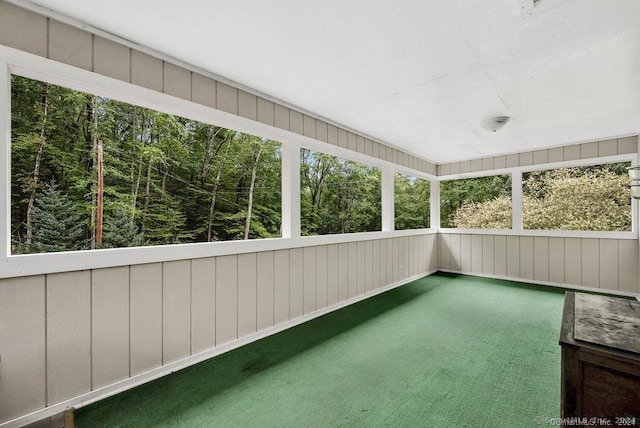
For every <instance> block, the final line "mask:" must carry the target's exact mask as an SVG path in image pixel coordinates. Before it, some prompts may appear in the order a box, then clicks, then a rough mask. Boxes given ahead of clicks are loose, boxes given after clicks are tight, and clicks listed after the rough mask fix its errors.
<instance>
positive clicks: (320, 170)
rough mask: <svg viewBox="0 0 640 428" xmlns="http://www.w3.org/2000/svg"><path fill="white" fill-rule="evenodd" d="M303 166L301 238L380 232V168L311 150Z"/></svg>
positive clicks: (304, 154) (302, 158)
mask: <svg viewBox="0 0 640 428" xmlns="http://www.w3.org/2000/svg"><path fill="white" fill-rule="evenodd" d="M300 162H301V164H300V205H301V207H300V211H301V213H300V215H301V219H300V222H301V234H302V236H309V235H327V234H335V233H351V232H371V231H376V230H381V228H382V227H381V217H382V215H381V199H382V196H381V195H382V194H381V184H380V176H381V174H380V169H379V168H375V167H372V166H369V165H365V164H362V163H359V162H354V161H350V160H346V159H342V158H338V157H335V156H331V155H328V154H325V153H320V152H315V151H312V150H308V149H301V151H300Z"/></svg>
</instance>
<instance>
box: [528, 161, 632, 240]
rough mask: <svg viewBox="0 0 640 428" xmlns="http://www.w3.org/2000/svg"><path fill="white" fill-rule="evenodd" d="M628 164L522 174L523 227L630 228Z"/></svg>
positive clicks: (609, 229) (605, 229)
mask: <svg viewBox="0 0 640 428" xmlns="http://www.w3.org/2000/svg"><path fill="white" fill-rule="evenodd" d="M629 165H630V164H629V162H626V163H625V162H623V163H614V164H604V165H592V166H584V167H576V168H559V169H551V170H546V171H533V172H529V173H526V174H523V176H522V221H523V225H524V228H525V229H538V230H601V231H630V230H631V192H630V190H629V187H628V184H629V177H628V175H627V167H628V166H629Z"/></svg>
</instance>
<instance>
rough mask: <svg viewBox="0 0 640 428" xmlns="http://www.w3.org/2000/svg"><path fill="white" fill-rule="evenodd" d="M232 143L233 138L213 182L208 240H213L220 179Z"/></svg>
mask: <svg viewBox="0 0 640 428" xmlns="http://www.w3.org/2000/svg"><path fill="white" fill-rule="evenodd" d="M232 144H233V140H231V141H229V145H228V146H227V150H226V151H225V153H224V158H223V159H222V163H221V164H220V168H218V174H217V175H216V181H215V182H214V183H213V190H212V191H211V205H210V206H209V227H208V228H207V242H211V231H212V228H213V214H214V212H215V207H216V196H217V195H218V186H219V185H220V179H221V178H222V171H224V167H225V165H226V163H227V158H228V157H229V151H230V150H231V145H232Z"/></svg>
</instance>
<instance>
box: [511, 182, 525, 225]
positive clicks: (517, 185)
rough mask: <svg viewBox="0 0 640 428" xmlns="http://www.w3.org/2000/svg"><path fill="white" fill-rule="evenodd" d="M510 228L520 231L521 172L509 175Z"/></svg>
mask: <svg viewBox="0 0 640 428" xmlns="http://www.w3.org/2000/svg"><path fill="white" fill-rule="evenodd" d="M511 228H512V229H513V230H515V231H521V230H522V171H513V173H512V174H511Z"/></svg>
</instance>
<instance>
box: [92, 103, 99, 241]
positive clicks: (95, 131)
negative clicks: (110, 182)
mask: <svg viewBox="0 0 640 428" xmlns="http://www.w3.org/2000/svg"><path fill="white" fill-rule="evenodd" d="M91 122H92V126H91V142H92V143H93V144H92V151H91V157H92V159H93V168H94V171H95V174H94V178H96V181H97V177H98V170H97V164H98V163H97V159H96V156H97V153H98V152H97V150H98V112H97V110H96V97H95V96H94V97H91ZM95 184H96V186H97V182H96V183H95ZM91 194H92V195H91V249H92V250H95V249H96V209H97V203H98V201H97V197H96V192H91Z"/></svg>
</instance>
